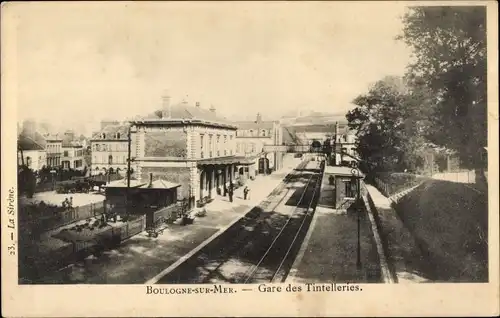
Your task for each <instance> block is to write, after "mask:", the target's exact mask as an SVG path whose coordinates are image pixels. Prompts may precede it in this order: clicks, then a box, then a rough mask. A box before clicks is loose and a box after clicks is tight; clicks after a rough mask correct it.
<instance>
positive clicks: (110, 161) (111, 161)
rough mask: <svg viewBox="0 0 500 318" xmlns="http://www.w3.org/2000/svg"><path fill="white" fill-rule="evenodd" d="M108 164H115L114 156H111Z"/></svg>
mask: <svg viewBox="0 0 500 318" xmlns="http://www.w3.org/2000/svg"><path fill="white" fill-rule="evenodd" d="M108 164H110V165H112V164H113V156H112V155H109V157H108Z"/></svg>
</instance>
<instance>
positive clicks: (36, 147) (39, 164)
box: [17, 120, 47, 171]
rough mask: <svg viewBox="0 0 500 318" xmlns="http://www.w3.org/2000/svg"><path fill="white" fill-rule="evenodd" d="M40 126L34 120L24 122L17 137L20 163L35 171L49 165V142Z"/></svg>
mask: <svg viewBox="0 0 500 318" xmlns="http://www.w3.org/2000/svg"><path fill="white" fill-rule="evenodd" d="M38 126H39V125H37V124H36V123H35V122H34V121H30V120H27V121H25V122H23V125H22V128H21V129H20V130H19V135H18V139H17V146H18V164H20V165H21V164H25V165H27V166H28V168H30V169H32V170H33V171H38V170H40V169H42V168H43V167H44V166H46V165H47V151H46V145H47V143H46V140H45V138H44V137H43V135H42V134H41V133H40V132H39V131H38Z"/></svg>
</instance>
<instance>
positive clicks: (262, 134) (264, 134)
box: [260, 129, 266, 137]
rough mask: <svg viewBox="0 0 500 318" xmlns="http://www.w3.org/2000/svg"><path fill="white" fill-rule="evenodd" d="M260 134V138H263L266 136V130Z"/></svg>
mask: <svg viewBox="0 0 500 318" xmlns="http://www.w3.org/2000/svg"><path fill="white" fill-rule="evenodd" d="M260 134H261V136H262V137H265V136H266V130H265V129H262V130H261V132H260Z"/></svg>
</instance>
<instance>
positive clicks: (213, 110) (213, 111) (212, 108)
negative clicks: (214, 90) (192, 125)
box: [210, 105, 215, 113]
mask: <svg viewBox="0 0 500 318" xmlns="http://www.w3.org/2000/svg"><path fill="white" fill-rule="evenodd" d="M210 111H211V112H212V113H215V107H214V105H212V106H210Z"/></svg>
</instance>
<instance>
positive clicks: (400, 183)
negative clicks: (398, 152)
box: [373, 173, 428, 197]
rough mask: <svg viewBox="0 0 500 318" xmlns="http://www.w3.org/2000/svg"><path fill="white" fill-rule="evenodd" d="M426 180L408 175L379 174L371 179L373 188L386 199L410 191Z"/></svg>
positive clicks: (414, 175)
mask: <svg viewBox="0 0 500 318" xmlns="http://www.w3.org/2000/svg"><path fill="white" fill-rule="evenodd" d="M426 179H428V178H427V177H424V176H420V175H416V174H410V173H384V174H382V173H381V174H377V175H375V176H374V178H373V180H374V181H375V186H376V187H377V188H378V189H379V190H380V192H382V194H383V195H385V196H386V197H390V196H393V195H395V194H397V193H399V192H402V191H404V190H407V189H410V188H412V187H414V186H416V185H418V184H419V183H421V182H423V181H424V180H426Z"/></svg>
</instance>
